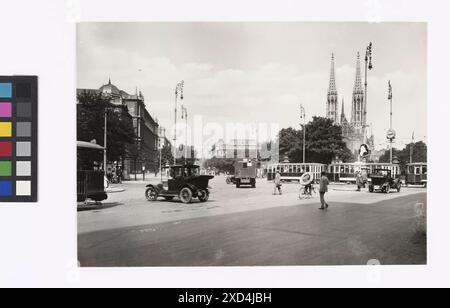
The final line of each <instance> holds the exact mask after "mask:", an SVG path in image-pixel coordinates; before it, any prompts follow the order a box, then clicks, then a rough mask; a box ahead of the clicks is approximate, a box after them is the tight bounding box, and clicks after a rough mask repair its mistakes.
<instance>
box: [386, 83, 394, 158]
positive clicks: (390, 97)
mask: <svg viewBox="0 0 450 308" xmlns="http://www.w3.org/2000/svg"><path fill="white" fill-rule="evenodd" d="M388 85H389V94H388V100H389V102H390V105H391V111H390V126H389V127H390V128H389V132H388V134H387V138H388V139H389V143H390V147H389V148H390V163H391V164H392V161H393V156H392V154H393V151H392V142H393V141H394V139H395V131H394V130H393V128H392V84H391V81H390V80H389V83H388Z"/></svg>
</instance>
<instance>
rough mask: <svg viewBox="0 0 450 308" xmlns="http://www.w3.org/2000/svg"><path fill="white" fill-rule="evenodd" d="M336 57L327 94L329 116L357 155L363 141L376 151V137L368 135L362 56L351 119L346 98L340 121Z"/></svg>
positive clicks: (332, 64)
mask: <svg viewBox="0 0 450 308" xmlns="http://www.w3.org/2000/svg"><path fill="white" fill-rule="evenodd" d="M334 67H335V57H334V54H333V55H332V59H331V73H330V83H329V87H328V94H327V118H328V119H330V120H332V121H333V123H336V124H339V125H340V126H341V128H342V136H343V139H344V141H345V143H346V145H347V148H349V149H350V151H351V152H352V153H353V154H354V155H355V157H356V156H357V155H358V152H359V148H360V146H361V145H362V144H363V143H366V144H368V145H369V148H370V149H371V151H372V152H373V151H374V137H373V136H370V137H368V136H367V128H368V125H367V112H366V110H367V106H366V102H365V95H364V88H363V82H362V77H361V58H360V54H359V53H358V55H357V60H356V73H355V83H354V86H353V92H352V100H351V103H352V107H351V116H350V121H348V119H347V116H346V114H345V105H344V99H342V106H341V108H342V110H341V116H340V121H338V112H337V110H338V92H337V89H336V76H335V68H334Z"/></svg>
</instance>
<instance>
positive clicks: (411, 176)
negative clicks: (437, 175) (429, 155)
mask: <svg viewBox="0 0 450 308" xmlns="http://www.w3.org/2000/svg"><path fill="white" fill-rule="evenodd" d="M427 173H428V167H427V163H413V164H408V165H406V185H422V186H423V187H427Z"/></svg>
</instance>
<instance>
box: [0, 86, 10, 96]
mask: <svg viewBox="0 0 450 308" xmlns="http://www.w3.org/2000/svg"><path fill="white" fill-rule="evenodd" d="M0 97H1V98H11V97H12V84H11V83H0Z"/></svg>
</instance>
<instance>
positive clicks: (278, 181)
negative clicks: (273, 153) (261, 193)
mask: <svg viewBox="0 0 450 308" xmlns="http://www.w3.org/2000/svg"><path fill="white" fill-rule="evenodd" d="M274 182H275V187H274V189H273V194H274V195H276V194H277V190H278V193H279V194H280V195H282V194H283V192H282V191H281V173H280V171H277V173H276V175H275V181H274Z"/></svg>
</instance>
